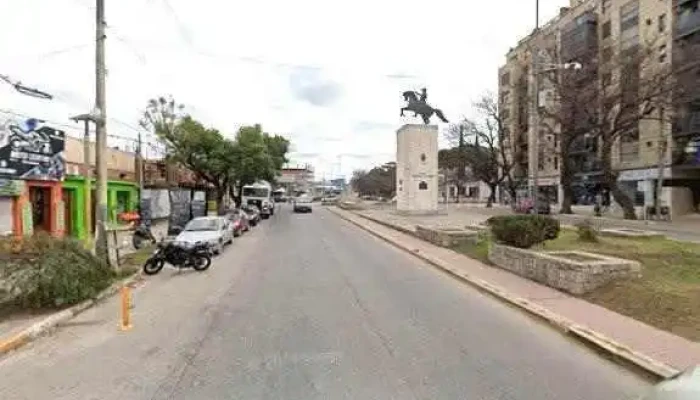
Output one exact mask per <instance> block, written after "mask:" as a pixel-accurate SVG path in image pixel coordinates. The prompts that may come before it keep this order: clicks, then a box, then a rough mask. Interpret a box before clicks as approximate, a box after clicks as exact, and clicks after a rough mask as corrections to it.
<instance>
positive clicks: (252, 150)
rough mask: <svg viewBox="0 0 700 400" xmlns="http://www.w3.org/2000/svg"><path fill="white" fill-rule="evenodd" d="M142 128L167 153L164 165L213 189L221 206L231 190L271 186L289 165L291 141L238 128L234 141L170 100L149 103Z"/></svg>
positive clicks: (259, 130) (258, 128)
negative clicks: (265, 183) (174, 166)
mask: <svg viewBox="0 0 700 400" xmlns="http://www.w3.org/2000/svg"><path fill="white" fill-rule="evenodd" d="M141 126H143V127H144V128H147V129H152V130H153V131H154V132H155V134H156V136H157V137H158V139H159V140H160V141H161V142H162V143H163V144H164V145H165V147H166V159H167V160H168V161H169V162H173V163H177V164H179V165H182V166H184V167H185V168H187V169H189V170H190V171H192V172H194V173H195V175H196V176H197V177H198V178H199V179H201V180H203V181H206V182H208V183H209V184H211V185H212V186H213V187H214V188H215V190H216V198H217V202H218V204H219V205H222V204H223V197H224V195H225V194H226V192H227V191H230V192H231V194H232V195H233V187H234V186H235V187H237V188H238V189H239V191H238V194H240V193H241V189H242V187H243V185H247V184H251V183H254V182H256V181H257V180H260V179H264V180H267V181H270V182H274V180H275V178H276V176H277V174H278V173H279V171H280V169H281V168H282V166H283V165H284V164H285V163H286V162H287V158H286V156H287V152H288V151H289V141H288V140H287V139H286V138H284V137H283V136H280V135H272V134H268V133H265V132H263V130H262V127H261V126H260V125H259V124H256V125H252V126H243V127H241V128H240V129H239V130H238V132H237V134H236V137H235V140H232V139H228V138H226V137H224V135H222V134H221V133H220V132H219V131H218V130H216V129H214V128H209V127H205V126H204V125H203V124H202V123H200V122H198V121H197V120H195V119H194V118H192V117H190V116H188V115H187V114H186V113H185V112H184V107H183V106H182V105H181V104H179V103H177V102H176V101H175V100H174V99H173V98H172V97H170V98H166V97H159V98H157V99H152V100H149V102H148V105H147V107H146V110H145V111H144V115H143V118H142V120H141Z"/></svg>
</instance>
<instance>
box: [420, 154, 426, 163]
mask: <svg viewBox="0 0 700 400" xmlns="http://www.w3.org/2000/svg"><path fill="white" fill-rule="evenodd" d="M420 160H421V161H422V162H425V153H422V154H421V155H420Z"/></svg>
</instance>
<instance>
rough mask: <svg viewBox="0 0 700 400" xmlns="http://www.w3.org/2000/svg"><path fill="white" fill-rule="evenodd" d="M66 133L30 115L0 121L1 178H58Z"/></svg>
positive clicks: (63, 167)
mask: <svg viewBox="0 0 700 400" xmlns="http://www.w3.org/2000/svg"><path fill="white" fill-rule="evenodd" d="M65 148H66V134H65V132H63V131H60V130H57V129H53V128H51V127H49V126H47V125H44V123H43V121H41V120H38V119H35V118H30V119H28V120H26V121H18V120H15V119H7V120H5V121H0V178H14V179H27V180H53V181H55V180H61V179H63V175H64V174H65V159H64V152H65Z"/></svg>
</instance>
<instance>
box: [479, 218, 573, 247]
mask: <svg viewBox="0 0 700 400" xmlns="http://www.w3.org/2000/svg"><path fill="white" fill-rule="evenodd" d="M487 224H488V225H489V226H490V227H491V232H492V233H493V236H494V238H495V239H496V241H497V242H499V243H503V244H505V245H508V246H513V247H519V248H522V249H527V248H530V247H532V246H534V245H536V244H539V243H543V242H544V241H546V240H553V239H556V238H557V237H558V236H559V221H557V220H556V219H554V218H550V217H546V216H541V215H503V216H496V217H491V218H489V219H488V220H487Z"/></svg>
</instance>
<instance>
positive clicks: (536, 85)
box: [532, 0, 540, 214]
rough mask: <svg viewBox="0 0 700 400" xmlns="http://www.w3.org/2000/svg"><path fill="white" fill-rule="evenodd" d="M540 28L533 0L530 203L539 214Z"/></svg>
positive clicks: (537, 5) (536, 8) (537, 0)
mask: <svg viewBox="0 0 700 400" xmlns="http://www.w3.org/2000/svg"><path fill="white" fill-rule="evenodd" d="M539 29H540V1H539V0H535V32H534V35H533V38H532V39H533V46H532V76H533V77H534V81H533V83H532V87H533V91H534V96H535V98H534V100H533V102H532V104H533V110H532V131H533V138H532V151H533V155H532V159H533V162H532V165H533V168H534V170H533V171H532V205H533V208H534V211H535V214H539V211H540V209H539V200H540V199H539V197H540V193H539V192H540V191H539V182H538V180H539V179H538V178H539V169H540V159H539V158H540V127H539V123H540V121H539V113H540V73H539V66H540V63H539V50H540V49H539V46H538V45H537V44H538V43H537V39H538V38H537V36H536V35H537V31H538V30H539Z"/></svg>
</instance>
